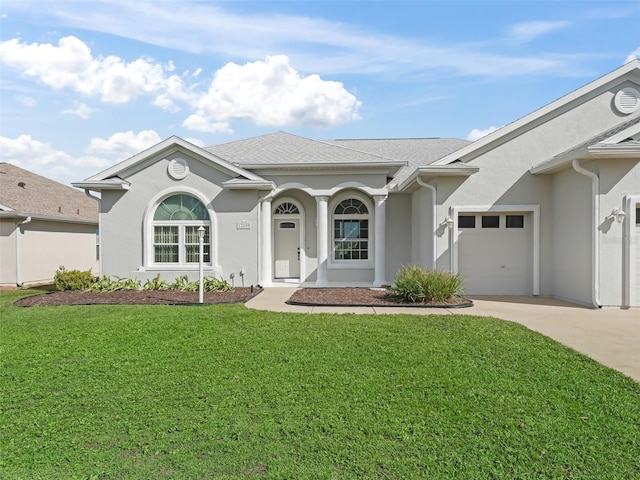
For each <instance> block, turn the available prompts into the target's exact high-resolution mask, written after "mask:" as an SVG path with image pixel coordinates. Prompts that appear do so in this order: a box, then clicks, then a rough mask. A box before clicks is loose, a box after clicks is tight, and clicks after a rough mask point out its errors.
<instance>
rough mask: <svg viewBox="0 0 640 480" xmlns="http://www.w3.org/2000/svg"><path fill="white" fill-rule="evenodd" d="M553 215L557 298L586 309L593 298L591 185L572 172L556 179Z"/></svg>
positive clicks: (552, 256) (554, 183) (564, 172)
mask: <svg viewBox="0 0 640 480" xmlns="http://www.w3.org/2000/svg"><path fill="white" fill-rule="evenodd" d="M552 184H553V201H554V206H553V209H552V211H551V215H552V219H553V223H552V226H551V231H552V232H553V233H552V243H553V247H552V249H551V252H550V253H551V259H552V265H553V279H554V282H553V290H552V293H553V295H554V296H555V297H558V298H562V299H565V300H570V301H573V302H577V303H582V304H585V305H592V298H591V268H592V246H591V238H592V233H591V232H592V231H591V215H592V214H591V208H592V207H591V181H590V180H589V179H588V178H587V177H585V176H583V175H580V174H578V173H577V172H575V171H573V170H565V171H562V172H560V173H558V174H556V175H554V176H553V181H552Z"/></svg>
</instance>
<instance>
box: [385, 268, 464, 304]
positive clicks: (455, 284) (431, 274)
mask: <svg viewBox="0 0 640 480" xmlns="http://www.w3.org/2000/svg"><path fill="white" fill-rule="evenodd" d="M462 282H463V279H462V277H461V276H460V275H458V274H453V273H451V272H447V271H444V270H429V269H426V268H422V267H418V266H416V265H408V266H405V267H402V268H401V269H400V271H399V272H398V273H397V274H396V278H395V282H394V286H393V287H392V289H391V290H392V291H393V293H394V294H395V295H397V296H398V297H400V298H402V299H403V300H406V301H408V302H419V303H429V302H446V301H447V300H449V299H450V298H451V297H454V296H456V295H459V294H461V293H462Z"/></svg>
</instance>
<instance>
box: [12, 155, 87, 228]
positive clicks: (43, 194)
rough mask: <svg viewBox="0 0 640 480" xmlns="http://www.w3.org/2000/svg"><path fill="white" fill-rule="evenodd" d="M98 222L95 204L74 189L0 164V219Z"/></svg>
mask: <svg viewBox="0 0 640 480" xmlns="http://www.w3.org/2000/svg"><path fill="white" fill-rule="evenodd" d="M2 217H5V218H7V217H8V218H26V217H33V218H37V219H43V220H55V221H64V222H79V223H96V224H97V223H98V202H97V201H96V200H92V199H91V198H89V197H87V196H86V195H85V194H84V193H83V192H80V191H78V190H76V189H75V188H71V187H67V186H66V185H63V184H61V183H58V182H55V181H53V180H50V179H48V178H45V177H42V176H40V175H37V174H35V173H32V172H29V171H27V170H24V169H22V168H20V167H16V166H15V165H12V164H10V163H0V218H2Z"/></svg>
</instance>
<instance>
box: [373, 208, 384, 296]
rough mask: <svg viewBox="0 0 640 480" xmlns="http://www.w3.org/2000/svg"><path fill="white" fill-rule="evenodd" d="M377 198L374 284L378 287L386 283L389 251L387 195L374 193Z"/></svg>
mask: <svg viewBox="0 0 640 480" xmlns="http://www.w3.org/2000/svg"><path fill="white" fill-rule="evenodd" d="M373 199H374V200H375V213H374V215H375V222H376V226H375V238H374V241H375V244H374V248H375V257H374V258H375V264H374V271H375V275H374V280H373V284H374V285H375V286H376V287H381V286H382V285H386V283H387V280H386V271H385V268H386V267H385V258H386V253H387V241H386V235H385V233H386V230H387V196H386V195H374V197H373Z"/></svg>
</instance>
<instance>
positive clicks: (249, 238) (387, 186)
mask: <svg viewBox="0 0 640 480" xmlns="http://www.w3.org/2000/svg"><path fill="white" fill-rule="evenodd" d="M74 185H75V186H77V187H81V188H85V189H87V190H89V191H98V192H101V197H102V200H101V206H100V212H101V225H100V230H101V232H102V247H103V250H102V252H103V256H102V273H105V274H110V275H119V276H123V277H137V278H141V279H146V278H151V277H153V276H155V275H156V274H158V273H160V274H162V276H163V277H165V276H166V277H169V278H171V277H172V276H177V275H182V274H188V275H191V276H195V274H196V272H197V269H198V263H197V261H198V254H197V251H198V235H197V228H198V227H199V226H201V225H204V227H205V229H206V231H205V238H204V244H205V263H206V266H205V268H206V274H207V275H215V276H219V277H220V276H221V277H224V278H227V279H233V281H234V282H236V283H238V282H240V281H242V282H246V284H247V285H248V284H256V283H260V284H262V285H265V286H269V285H277V284H279V283H287V282H290V283H293V284H305V285H314V286H318V287H323V286H331V285H376V286H378V285H384V284H388V283H390V282H392V281H393V278H394V274H395V272H396V271H397V270H398V269H399V268H400V267H401V266H402V265H405V264H418V265H423V266H426V267H429V268H438V269H446V270H451V271H453V272H459V273H461V274H462V275H463V276H464V278H465V289H466V292H467V294H469V295H493V294H500V295H532V296H537V295H541V296H550V297H556V298H559V299H565V300H569V301H571V302H576V303H579V304H586V305H592V306H595V307H600V306H623V307H629V306H640V61H639V60H634V61H632V62H630V63H627V64H626V65H624V66H622V67H620V68H618V69H617V70H615V71H613V72H611V73H609V74H607V75H605V76H603V77H601V78H598V79H597V80H595V81H593V82H591V83H589V84H587V85H585V86H583V87H582V88H579V89H578V90H576V91H574V92H571V93H569V94H568V95H566V96H564V97H562V98H560V99H558V100H556V101H554V102H552V103H550V104H549V105H546V106H544V107H542V108H540V109H539V110H536V111H534V112H533V113H531V114H529V115H527V116H525V117H523V118H521V119H519V120H516V121H514V122H513V123H511V124H509V125H507V126H505V127H503V128H501V129H500V130H497V131H495V132H493V133H492V134H490V135H488V136H486V137H484V138H482V139H480V140H477V141H475V142H473V143H469V142H466V141H464V140H456V139H437V138H433V139H429V138H425V139H386V140H385V139H380V140H335V141H317V140H311V139H307V138H302V137H299V136H294V135H290V134H287V133H282V132H279V133H274V134H270V135H264V136H259V137H255V138H249V139H246V140H239V141H234V142H230V143H226V144H222V145H215V146H212V147H209V148H199V147H197V146H195V145H192V144H190V143H189V142H187V141H185V140H183V139H181V138H178V137H171V138H168V139H166V140H164V141H162V142H160V143H159V144H157V145H155V146H154V147H152V148H150V149H148V150H146V151H144V152H141V153H139V154H137V155H135V156H134V157H131V158H129V159H128V160H125V161H124V162H121V163H119V164H117V165H115V166H113V167H111V168H109V169H107V170H105V171H103V172H101V173H98V174H97V175H94V176H92V177H89V178H88V179H86V180H85V181H82V182H77V183H75V184H74Z"/></svg>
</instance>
